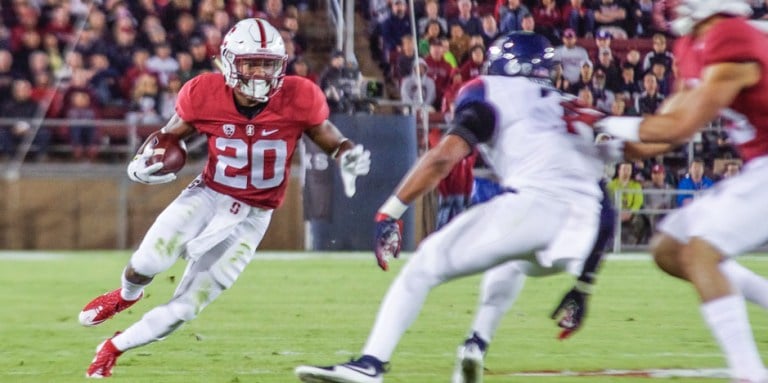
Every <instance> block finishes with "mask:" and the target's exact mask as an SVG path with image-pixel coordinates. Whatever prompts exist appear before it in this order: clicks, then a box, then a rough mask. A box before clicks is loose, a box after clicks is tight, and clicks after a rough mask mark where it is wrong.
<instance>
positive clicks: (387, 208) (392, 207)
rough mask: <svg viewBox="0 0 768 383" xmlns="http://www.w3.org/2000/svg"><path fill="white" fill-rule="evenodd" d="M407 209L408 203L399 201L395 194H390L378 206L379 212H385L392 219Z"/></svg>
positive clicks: (398, 217) (398, 216) (397, 217)
mask: <svg viewBox="0 0 768 383" xmlns="http://www.w3.org/2000/svg"><path fill="white" fill-rule="evenodd" d="M406 210H408V205H406V204H404V203H403V201H400V199H399V198H397V196H394V195H393V196H391V197H389V199H387V201H386V202H384V204H383V205H381V207H380V208H379V213H382V214H386V215H388V216H390V217H392V218H394V219H400V217H401V216H402V215H403V213H405V211H406Z"/></svg>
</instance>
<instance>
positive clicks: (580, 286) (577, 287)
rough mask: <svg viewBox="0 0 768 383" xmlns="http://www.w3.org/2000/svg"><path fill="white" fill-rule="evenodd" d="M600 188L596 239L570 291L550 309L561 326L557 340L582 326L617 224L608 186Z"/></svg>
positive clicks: (602, 185) (603, 184) (603, 185)
mask: <svg viewBox="0 0 768 383" xmlns="http://www.w3.org/2000/svg"><path fill="white" fill-rule="evenodd" d="M600 188H601V189H602V191H603V201H602V206H601V212H600V226H599V228H598V231H597V239H596V240H595V243H594V245H593V247H592V251H591V252H590V253H589V256H587V259H586V260H585V261H584V265H583V266H582V269H581V273H580V274H579V276H578V278H577V279H576V283H575V284H574V285H573V288H571V290H570V291H568V292H567V293H566V294H565V296H563V298H562V300H561V301H560V303H559V304H558V306H557V307H556V308H555V311H553V312H552V316H551V317H552V319H556V320H558V322H557V325H558V326H559V327H560V328H562V331H561V332H560V335H559V336H558V338H559V339H565V338H567V337H569V336H570V335H571V334H573V332H574V331H576V330H578V329H579V328H581V325H582V324H583V322H584V319H585V318H586V315H587V302H588V301H589V296H590V295H591V294H592V289H593V285H594V283H595V278H596V276H597V272H598V269H599V268H600V264H601V263H602V260H603V255H605V249H606V246H607V245H608V242H609V241H610V240H611V237H613V229H614V226H615V224H616V211H615V209H614V208H613V204H612V203H611V199H610V198H609V196H608V188H607V187H606V185H605V183H603V182H601V183H600Z"/></svg>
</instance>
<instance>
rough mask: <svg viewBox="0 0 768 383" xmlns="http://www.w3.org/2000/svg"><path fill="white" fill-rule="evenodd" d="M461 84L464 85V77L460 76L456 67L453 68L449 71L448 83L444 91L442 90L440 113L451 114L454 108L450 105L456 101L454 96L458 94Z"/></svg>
mask: <svg viewBox="0 0 768 383" xmlns="http://www.w3.org/2000/svg"><path fill="white" fill-rule="evenodd" d="M462 85H464V79H462V77H461V72H459V70H458V69H454V70H453V71H452V72H451V82H450V83H449V84H448V87H447V88H446V89H445V92H443V99H442V101H441V102H440V112H441V113H443V114H444V115H446V114H451V115H453V111H454V110H453V108H452V107H451V105H452V104H453V102H454V101H456V96H458V94H459V89H461V86H462Z"/></svg>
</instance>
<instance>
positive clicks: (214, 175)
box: [80, 19, 370, 378]
mask: <svg viewBox="0 0 768 383" xmlns="http://www.w3.org/2000/svg"><path fill="white" fill-rule="evenodd" d="M283 44H284V43H283V40H282V38H281V37H280V33H279V32H278V31H277V30H276V29H275V28H274V27H273V26H271V25H270V24H269V23H267V22H266V21H264V20H261V19H245V20H242V21H240V22H238V23H237V24H236V25H235V26H234V27H233V28H232V29H231V30H230V31H229V33H228V34H227V35H226V36H225V38H224V40H223V42H222V45H221V63H220V69H221V71H222V73H208V74H202V75H199V76H197V77H195V78H193V79H191V80H190V81H188V82H187V83H186V84H185V85H184V87H183V88H182V89H181V91H180V94H179V98H178V102H177V105H176V115H174V116H173V117H172V118H171V119H170V121H169V122H168V123H167V124H166V125H165V127H163V128H162V129H161V130H160V132H164V133H169V134H173V135H176V136H178V137H179V138H180V139H183V138H185V137H188V136H190V135H192V134H194V133H199V134H203V135H205V136H206V137H207V138H208V161H207V164H206V165H205V168H204V169H203V172H202V174H201V175H200V176H199V177H198V178H197V179H196V180H195V181H193V182H192V183H191V184H190V185H189V186H188V187H187V188H186V189H185V190H184V191H182V192H181V194H180V195H179V197H178V198H176V200H175V201H173V202H172V203H171V204H170V205H169V206H168V207H167V208H166V209H165V210H164V211H163V212H162V213H161V214H160V215H159V216H158V217H157V219H156V221H155V223H154V224H153V225H152V227H151V228H150V229H149V231H148V232H147V234H146V236H145V237H144V239H143V241H142V242H141V244H140V245H139V248H138V250H136V252H134V254H133V255H132V257H131V259H130V261H129V263H128V265H127V266H126V267H125V270H124V271H123V274H122V286H121V288H118V289H116V290H114V291H111V292H109V293H106V294H104V295H102V296H100V297H97V298H95V299H94V300H93V301H91V302H90V303H88V305H86V306H85V308H84V309H83V311H82V312H81V313H80V322H81V323H82V324H83V325H86V326H93V325H97V324H99V323H102V322H103V321H105V320H107V319H109V318H111V317H112V316H114V315H115V314H117V313H118V312H120V311H123V310H125V309H126V308H128V307H130V306H131V305H132V304H133V303H135V302H136V301H138V300H139V299H140V298H141V296H142V294H143V291H144V288H145V287H146V286H147V285H148V284H149V283H150V282H151V281H152V279H153V277H154V276H155V275H157V274H158V273H160V272H163V271H165V270H167V269H169V268H170V267H171V266H172V265H173V264H174V263H175V262H176V260H177V259H178V258H180V257H183V258H186V259H187V260H188V261H189V265H188V266H187V268H186V271H185V272H184V275H183V277H182V278H181V281H180V283H179V286H178V287H177V289H176V292H175V293H174V295H173V297H172V298H171V299H170V301H168V302H167V303H165V304H163V305H160V306H157V307H155V308H153V309H152V310H150V311H149V312H147V313H146V314H145V315H144V316H143V317H142V318H141V320H139V321H138V322H136V323H134V324H133V325H131V326H130V327H128V328H127V329H126V330H125V331H123V332H122V333H118V334H116V335H115V336H113V337H112V338H110V339H107V340H106V341H104V342H103V343H102V344H101V345H99V347H98V348H97V353H96V357H95V358H94V360H93V362H92V364H91V365H90V367H89V368H88V371H87V373H86V376H87V377H91V378H101V377H108V376H110V375H111V374H112V368H113V367H114V365H115V362H116V360H117V357H118V356H120V355H121V354H122V353H123V352H125V351H127V350H130V349H133V348H136V347H140V346H143V345H146V344H148V343H151V342H154V341H156V340H159V339H162V338H164V337H166V336H168V335H169V334H170V333H172V332H173V331H174V330H175V329H177V328H178V327H179V326H181V325H182V324H183V323H184V322H187V321H189V320H192V319H193V318H195V317H196V316H197V315H198V314H199V313H200V311H201V310H203V308H205V307H206V306H207V305H208V304H210V303H211V302H213V300H215V299H216V298H217V297H218V296H219V295H220V294H221V293H222V292H223V291H224V290H226V289H228V288H230V287H231V286H232V285H233V284H234V283H235V280H236V279H237V277H238V276H239V275H240V273H242V271H243V270H244V269H245V267H246V265H247V264H248V263H249V261H250V260H251V258H252V257H253V255H254V253H255V251H256V248H257V247H258V245H259V242H260V241H261V239H262V238H263V237H264V233H265V232H266V230H267V226H268V225H269V222H270V218H271V216H272V211H273V210H274V209H275V208H277V207H278V206H280V204H281V203H282V202H283V198H284V195H285V188H286V185H287V183H288V178H289V171H290V164H291V158H292V157H293V154H294V152H295V149H296V145H297V143H298V141H299V139H301V137H302V136H303V135H307V136H308V137H309V138H310V139H312V141H314V142H315V143H316V144H317V145H318V146H319V147H320V148H322V149H324V150H325V151H326V152H327V153H328V154H329V155H331V156H332V157H334V158H335V159H336V160H337V161H338V162H339V167H340V169H341V174H342V179H343V181H344V184H345V192H347V195H351V194H353V193H354V184H355V178H356V177H358V176H362V175H365V174H367V173H368V170H369V168H370V152H368V151H366V150H364V149H363V147H362V146H361V145H355V144H354V143H352V142H351V141H350V140H348V139H346V138H345V137H344V136H343V135H342V134H341V133H340V132H339V130H338V129H336V127H335V126H333V125H332V124H331V123H330V122H329V121H328V106H327V103H326V99H325V97H324V95H323V93H322V91H321V90H320V89H319V88H318V87H317V86H316V85H315V84H314V83H312V82H311V81H308V80H306V79H304V78H302V77H295V76H284V74H285V65H286V58H287V56H286V54H285V47H284V45H283ZM153 136H154V135H153ZM151 138H152V136H150V138H149V139H148V140H147V142H148V141H149V140H151ZM146 146H147V145H146V143H145V144H144V145H143V146H142V148H140V149H139V154H138V155H137V156H136V157H135V158H134V160H133V161H131V163H130V164H129V166H128V175H129V176H130V178H131V179H132V180H134V181H137V182H141V183H145V184H156V183H163V182H170V181H172V180H174V179H175V177H176V176H175V175H174V174H165V175H158V174H156V172H157V171H158V170H159V169H160V168H161V167H162V164H161V163H156V164H153V165H149V166H148V165H146V159H147V156H148V155H149V153H148V151H144V148H145V147H146Z"/></svg>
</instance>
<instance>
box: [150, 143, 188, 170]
mask: <svg viewBox="0 0 768 383" xmlns="http://www.w3.org/2000/svg"><path fill="white" fill-rule="evenodd" d="M147 145H149V147H150V148H151V149H152V156H151V157H149V159H148V160H147V165H152V164H156V163H158V162H162V163H163V167H162V168H161V169H160V170H158V171H157V173H155V174H157V175H163V174H169V173H176V172H178V171H179V170H181V168H183V167H184V164H185V163H186V162H187V148H186V145H185V144H184V141H182V140H180V139H179V137H178V136H175V135H173V134H168V133H159V134H157V135H155V136H154V137H153V138H152V140H151V141H150V142H149V143H148V144H147Z"/></svg>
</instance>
